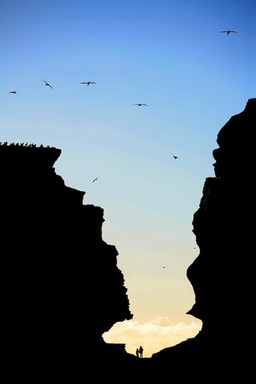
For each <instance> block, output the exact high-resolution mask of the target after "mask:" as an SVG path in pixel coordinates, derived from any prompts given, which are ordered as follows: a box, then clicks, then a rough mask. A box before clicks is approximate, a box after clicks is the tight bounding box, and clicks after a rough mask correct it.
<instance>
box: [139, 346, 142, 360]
mask: <svg viewBox="0 0 256 384" xmlns="http://www.w3.org/2000/svg"><path fill="white" fill-rule="evenodd" d="M139 354H140V357H143V348H142V346H140V348H139Z"/></svg>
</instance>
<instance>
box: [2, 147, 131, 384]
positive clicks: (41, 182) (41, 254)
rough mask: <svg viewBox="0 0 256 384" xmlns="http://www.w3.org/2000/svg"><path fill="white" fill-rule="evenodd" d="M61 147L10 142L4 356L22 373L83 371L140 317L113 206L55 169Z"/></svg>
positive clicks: (11, 369)
mask: <svg viewBox="0 0 256 384" xmlns="http://www.w3.org/2000/svg"><path fill="white" fill-rule="evenodd" d="M60 154H61V150H60V149H57V148H54V147H43V146H40V147H37V146H35V145H34V144H31V145H30V144H25V145H24V144H14V143H11V144H10V145H9V144H8V143H1V145H0V204H1V232H0V238H1V283H2V295H1V298H2V300H1V314H2V316H1V320H2V321H1V324H2V325H1V326H2V336H1V344H2V348H3V350H4V358H3V359H2V363H3V365H4V366H5V368H6V370H7V372H8V376H9V378H11V377H12V375H14V377H13V381H16V380H17V377H15V375H17V374H18V377H19V378H22V377H23V379H26V381H27V380H28V379H29V377H30V376H31V377H34V376H35V375H36V376H38V374H39V376H41V377H42V378H47V377H48V376H49V375H51V377H52V378H54V376H56V378H58V379H60V376H59V375H60V372H61V375H62V376H63V377H65V378H67V375H68V374H69V375H71V376H72V377H73V375H74V373H75V372H80V373H81V369H84V362H85V359H86V358H87V356H88V354H92V355H95V353H98V354H99V353H100V352H101V351H106V346H105V342H104V341H103V338H102V334H103V333H104V332H106V331H108V330H109V329H110V328H111V327H112V326H113V325H114V324H115V323H116V322H119V321H123V320H129V319H131V318H132V316H133V315H132V314H131V312H130V309H129V300H128V295H127V289H126V287H125V284H124V276H123V274H122V272H121V271H120V269H119V268H118V266H117V256H118V251H117V249H116V248H115V246H114V245H110V244H107V243H106V242H105V241H103V239H102V224H103V222H104V211H103V209H102V208H101V207H98V206H94V205H84V204H83V197H84V194H85V192H83V191H79V190H76V189H74V188H70V187H68V186H66V185H65V183H64V180H63V179H62V178H61V176H59V175H57V174H56V173H55V169H54V167H53V166H54V163H55V162H56V160H57V159H58V157H59V156H60ZM109 350H110V351H112V350H113V348H112V349H111V348H110V349H109ZM81 367H83V368H81ZM18 372H19V373H18ZM39 376H38V377H37V379H38V378H39ZM36 381H37V380H36Z"/></svg>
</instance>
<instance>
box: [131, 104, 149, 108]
mask: <svg viewBox="0 0 256 384" xmlns="http://www.w3.org/2000/svg"><path fill="white" fill-rule="evenodd" d="M132 105H138V107H141V106H142V105H145V106H147V107H148V104H145V103H136V104H132Z"/></svg>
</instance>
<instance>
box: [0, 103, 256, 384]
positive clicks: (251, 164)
mask: <svg viewBox="0 0 256 384" xmlns="http://www.w3.org/2000/svg"><path fill="white" fill-rule="evenodd" d="M255 127H256V99H255V98H254V99H249V100H248V101H247V104H246V106H245V109H244V110H243V111H242V112H241V113H239V114H237V115H234V116H232V117H231V118H230V120H229V121H228V122H227V123H226V124H225V125H224V126H223V127H222V128H221V129H220V131H219V133H218V135H217V144H218V146H219V148H217V149H215V150H213V158H214V159H215V160H216V162H215V163H214V164H213V166H214V172H215V177H208V178H206V180H205V183H204V186H203V191H202V198H201V200H200V202H199V208H198V210H197V211H196V212H195V213H194V216H193V219H192V223H193V232H194V234H195V237H196V242H197V244H198V247H199V250H200V252H199V255H198V256H197V258H196V259H195V260H194V261H193V263H192V264H191V265H190V266H188V269H187V278H188V279H189V281H190V282H191V285H192V287H193V290H194V293H195V302H194V305H193V306H192V308H191V309H189V310H188V312H187V313H188V314H190V315H192V316H194V317H196V318H198V319H200V320H202V330H201V331H200V332H199V333H198V335H197V336H196V337H194V338H191V339H188V340H185V341H183V342H181V343H180V344H178V345H175V346H173V347H169V348H165V349H163V350H162V351H160V352H158V353H155V354H153V355H152V357H151V358H143V359H138V358H137V357H135V356H133V355H131V354H128V353H126V352H125V349H124V344H120V345H115V344H107V343H105V342H104V341H103V339H102V334H103V333H104V332H106V331H108V330H109V329H110V328H111V327H112V326H113V325H114V324H115V322H118V321H124V320H128V319H131V318H132V316H133V315H132V314H131V313H130V310H129V300H128V295H127V289H126V288H125V284H124V277H123V274H122V272H121V271H120V270H119V268H118V267H117V256H118V252H117V250H116V248H115V247H114V246H113V245H109V244H106V243H105V242H104V241H103V240H102V223H103V222H104V218H103V213H104V211H103V209H102V208H101V207H96V206H93V205H83V197H84V193H85V192H82V191H78V190H76V189H73V188H70V187H67V186H65V183H64V181H63V179H62V178H61V177H60V176H58V175H56V173H55V170H54V168H53V165H54V163H55V161H56V160H57V158H58V157H59V156H60V153H61V150H60V149H56V148H51V147H49V148H48V147H46V148H45V147H35V146H34V145H32V146H31V145H29V146H27V145H25V146H24V145H16V144H14V143H12V144H11V145H8V144H7V143H2V145H0V164H1V188H0V201H1V223H2V225H1V244H2V255H1V266H2V268H1V272H2V282H3V284H2V287H3V294H2V297H3V305H2V313H3V315H2V317H3V319H4V322H3V325H2V334H3V335H4V337H3V339H4V341H5V342H4V344H3V345H4V348H5V356H4V366H5V368H6V370H7V371H8V374H9V378H10V379H12V378H15V379H16V380H17V377H18V378H26V381H27V382H28V381H30V382H31V383H32V381H33V383H34V382H35V381H38V380H34V378H35V377H36V379H38V378H40V379H42V378H44V379H45V378H48V377H49V376H50V378H51V381H52V380H53V379H56V380H58V381H60V380H64V379H65V380H66V379H67V378H68V379H69V381H71V382H72V383H73V382H76V381H81V380H86V379H88V378H92V379H93V380H94V381H97V380H99V379H104V380H108V381H111V382H112V383H114V382H118V383H120V382H122V381H125V382H126V381H127V380H133V381H134V382H135V383H136V382H138V381H139V380H144V381H145V380H149V381H150V380H151V381H152V380H153V379H154V380H158V381H159V380H166V379H168V378H170V380H174V379H175V380H180V381H181V382H185V381H191V380H192V381H197V382H199V383H205V382H208V381H213V380H216V381H221V380H223V379H227V380H232V379H235V378H236V377H238V376H237V375H239V374H240V375H243V379H244V380H245V381H246V380H247V379H246V377H248V381H249V380H250V379H251V375H252V374H253V372H252V369H251V367H252V366H253V365H252V364H251V353H252V352H251V348H248V343H250V340H251V338H252V336H251V332H250V331H249V329H250V324H251V323H252V322H251V318H252V312H253V302H254V285H253V282H254V275H255V273H254V268H253V265H254V259H253V256H254V254H253V253H254V246H253V245H254V244H253V240H254V232H253V230H252V226H253V217H252V218H251V215H252V214H253V213H254V211H255V209H254V206H255V204H254V198H255V192H254V187H253V177H254V174H255V148H254V129H255ZM252 254H253V255H252ZM252 332H254V330H252ZM15 375H16V376H15ZM29 379H30V380H29Z"/></svg>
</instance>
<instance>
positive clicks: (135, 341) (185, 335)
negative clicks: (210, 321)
mask: <svg viewBox="0 0 256 384" xmlns="http://www.w3.org/2000/svg"><path fill="white" fill-rule="evenodd" d="M201 326H202V325H201V324H200V322H198V321H192V322H191V323H189V324H186V323H185V322H179V323H176V324H173V323H172V322H171V321H170V320H169V318H168V317H155V319H154V320H151V321H149V322H147V323H144V324H139V323H138V322H137V321H132V320H130V321H127V320H126V321H124V322H119V323H116V324H115V325H114V326H113V327H112V328H111V329H110V330H109V331H108V332H106V333H104V334H103V339H104V340H105V342H106V343H117V344H118V343H121V344H125V345H126V347H125V349H126V351H127V352H128V353H131V354H133V355H135V351H136V348H137V347H139V346H140V345H142V346H143V348H144V357H151V356H152V354H154V353H157V352H159V351H160V350H162V349H164V348H167V347H172V346H174V345H176V344H179V343H180V342H182V341H184V340H186V339H189V338H192V337H195V336H196V335H197V334H198V332H199V331H200V330H201Z"/></svg>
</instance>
